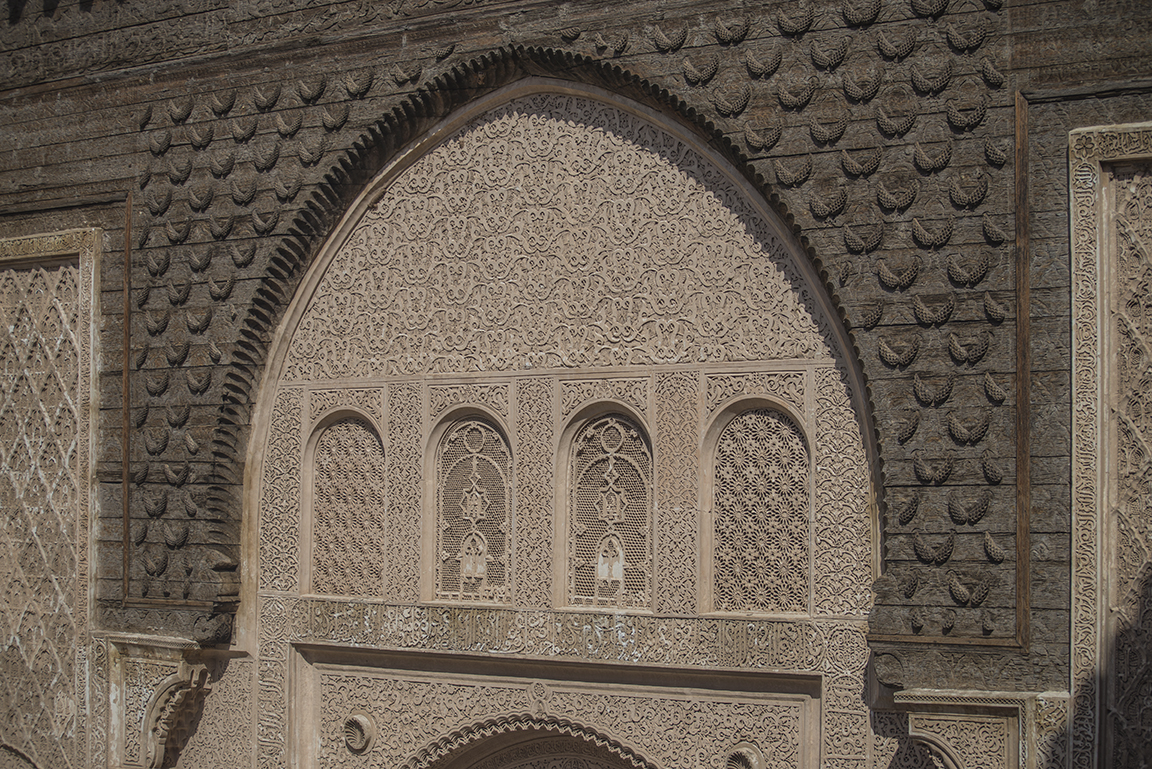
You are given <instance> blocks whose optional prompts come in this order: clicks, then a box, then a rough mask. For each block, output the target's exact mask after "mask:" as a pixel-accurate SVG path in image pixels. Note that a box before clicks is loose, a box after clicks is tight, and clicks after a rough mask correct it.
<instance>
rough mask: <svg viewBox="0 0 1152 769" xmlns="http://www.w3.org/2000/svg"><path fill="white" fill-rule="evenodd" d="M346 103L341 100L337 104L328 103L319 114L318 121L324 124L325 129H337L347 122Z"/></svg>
mask: <svg viewBox="0 0 1152 769" xmlns="http://www.w3.org/2000/svg"><path fill="white" fill-rule="evenodd" d="M348 114H349V111H348V105H347V104H345V103H343V102H341V103H338V104H329V105H328V106H326V107H325V108H324V114H322V115H321V116H320V122H321V123H323V124H324V130H325V131H339V130H340V129H341V128H343V127H344V124H345V123H347V122H348Z"/></svg>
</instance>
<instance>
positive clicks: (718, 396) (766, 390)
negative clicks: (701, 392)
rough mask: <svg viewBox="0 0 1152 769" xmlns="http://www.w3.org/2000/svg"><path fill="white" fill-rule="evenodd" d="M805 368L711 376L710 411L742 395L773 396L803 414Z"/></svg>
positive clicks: (707, 385) (709, 385) (708, 384)
mask: <svg viewBox="0 0 1152 769" xmlns="http://www.w3.org/2000/svg"><path fill="white" fill-rule="evenodd" d="M805 378H806V375H805V374H804V372H802V371H789V372H786V373H763V374H717V375H710V376H708V377H707V384H706V385H705V387H706V390H707V393H708V410H709V411H715V410H716V409H717V408H718V407H719V406H720V405H721V404H723V403H727V402H729V401H731V400H732V399H734V398H738V397H740V396H742V395H771V396H774V397H776V398H779V399H780V400H782V401H784V402H785V403H787V404H788V405H790V406H792V407H793V408H795V409H796V411H797V413H799V414H803V413H804V412H805V408H804V381H805Z"/></svg>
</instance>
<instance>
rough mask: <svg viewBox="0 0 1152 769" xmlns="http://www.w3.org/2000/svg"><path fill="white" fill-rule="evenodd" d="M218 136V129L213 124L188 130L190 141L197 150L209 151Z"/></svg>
mask: <svg viewBox="0 0 1152 769" xmlns="http://www.w3.org/2000/svg"><path fill="white" fill-rule="evenodd" d="M215 136H216V129H215V127H214V126H213V125H212V124H211V123H207V124H205V125H202V126H198V127H192V128H189V129H188V141H189V143H191V145H192V148H193V149H195V150H205V149H208V145H209V144H211V143H212V139H213V138H214V137H215Z"/></svg>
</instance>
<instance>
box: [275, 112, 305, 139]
mask: <svg viewBox="0 0 1152 769" xmlns="http://www.w3.org/2000/svg"><path fill="white" fill-rule="evenodd" d="M303 122H304V115H303V114H302V113H300V112H281V113H280V114H279V115H277V116H276V133H278V134H280V136H281V137H282V138H284V139H290V138H292V137H293V136H295V135H296V132H297V131H299V130H300V126H301V124H302V123H303Z"/></svg>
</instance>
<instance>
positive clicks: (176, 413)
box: [165, 403, 192, 429]
mask: <svg viewBox="0 0 1152 769" xmlns="http://www.w3.org/2000/svg"><path fill="white" fill-rule="evenodd" d="M191 415H192V407H191V406H189V405H188V404H187V403H186V404H184V405H183V406H169V407H168V408H167V409H166V412H165V419H166V420H167V422H168V424H169V425H170V426H171V427H172V428H173V429H179V428H181V427H183V426H184V425H185V424H187V423H188V417H189V416H191Z"/></svg>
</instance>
